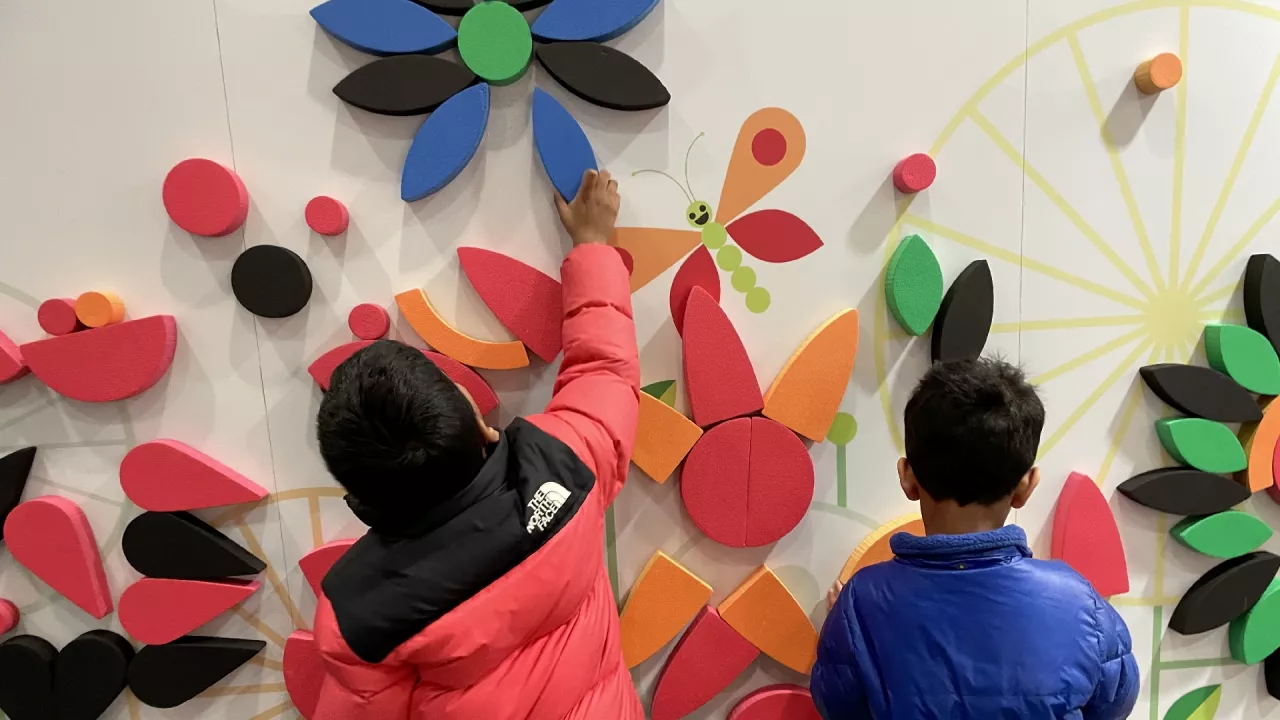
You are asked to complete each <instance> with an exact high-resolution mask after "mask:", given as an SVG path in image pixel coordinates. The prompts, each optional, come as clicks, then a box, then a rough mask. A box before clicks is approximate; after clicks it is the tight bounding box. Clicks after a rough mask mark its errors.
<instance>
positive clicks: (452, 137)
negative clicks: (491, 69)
mask: <svg viewBox="0 0 1280 720" xmlns="http://www.w3.org/2000/svg"><path fill="white" fill-rule="evenodd" d="M488 122H489V86H488V85H486V84H484V83H480V84H478V85H472V86H471V87H469V88H467V89H466V90H463V91H462V92H460V93H458V94H457V95H454V96H453V97H451V98H449V99H448V100H445V101H444V104H443V105H441V106H440V107H438V108H436V111H435V112H433V113H431V115H430V116H429V117H428V118H427V121H426V122H424V123H422V127H421V128H420V129H419V130H418V134H417V135H415V136H414V138H413V145H410V146H409V154H408V155H405V158H404V172H403V173H402V174H401V175H400V197H401V198H404V201H405V202H412V201H414V200H421V199H422V198H424V197H426V196H428V195H430V194H431V193H433V192H435V191H437V190H439V189H440V188H442V187H444V186H445V185H448V184H449V181H450V180H452V179H454V178H455V177H457V176H458V173H460V172H462V168H464V167H466V166H467V163H469V162H471V158H472V157H474V156H475V154H476V149H477V148H479V147H480V140H481V139H482V138H483V137H484V128H485V125H486V124H487V123H488Z"/></svg>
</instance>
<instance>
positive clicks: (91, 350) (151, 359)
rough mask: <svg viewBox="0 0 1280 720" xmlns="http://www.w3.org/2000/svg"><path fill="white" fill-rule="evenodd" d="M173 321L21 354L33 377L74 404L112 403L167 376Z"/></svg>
mask: <svg viewBox="0 0 1280 720" xmlns="http://www.w3.org/2000/svg"><path fill="white" fill-rule="evenodd" d="M177 340H178V326H177V323H175V322H174V319H173V316H172V315H152V316H151V317H145V318H142V319H140V320H131V321H129V322H122V323H117V324H115V325H106V326H104V327H100V328H93V329H91V330H84V331H82V332H78V333H72V334H70V335H63V336H61V337H51V338H46V339H44V340H37V341H35V342H29V343H27V344H26V345H23V346H21V347H20V348H19V350H20V351H21V353H22V358H23V359H24V360H25V361H26V363H27V367H29V368H31V372H32V373H34V374H35V376H36V377H38V378H40V380H41V381H42V382H44V384H45V385H48V386H49V389H51V390H53V391H54V392H57V393H59V394H61V395H65V396H67V397H69V398H71V399H72V400H80V401H83V402H110V401H112V400H123V399H125V398H129V397H133V396H134V395H137V394H138V393H140V392H142V391H143V390H146V389H147V388H149V387H151V386H152V385H155V384H156V383H157V382H159V381H160V378H162V377H164V374H165V373H166V372H168V371H169V366H170V365H171V364H172V363H173V352H174V349H175V348H176V346H177Z"/></svg>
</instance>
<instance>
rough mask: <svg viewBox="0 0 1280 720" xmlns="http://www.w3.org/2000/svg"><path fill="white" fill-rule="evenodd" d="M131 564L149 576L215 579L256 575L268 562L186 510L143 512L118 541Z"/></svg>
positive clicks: (178, 578)
mask: <svg viewBox="0 0 1280 720" xmlns="http://www.w3.org/2000/svg"><path fill="white" fill-rule="evenodd" d="M120 546H121V549H123V550H124V557H125V559H126V560H128V561H129V564H130V565H132V566H133V569H134V570H137V571H138V572H140V573H142V574H143V575H146V576H147V577H153V578H172V579H175V580H215V579H217V578H223V577H231V576H236V575H257V574H258V573H260V572H262V571H263V570H264V569H265V568H266V563H264V562H263V561H262V560H261V559H259V558H258V557H257V556H255V555H254V554H253V553H251V552H249V551H248V550H245V549H244V548H242V547H240V546H239V545H237V544H236V543H235V542H233V541H232V540H231V539H230V538H228V537H227V536H226V535H223V534H222V533H220V532H218V531H217V530H215V529H214V528H213V527H212V526H210V525H209V524H208V523H206V522H204V521H203V520H201V519H200V518H197V517H196V516H194V515H192V514H191V513H185V512H174V513H165V512H145V513H142V514H141V515H139V516H138V517H136V518H134V519H133V520H131V521H130V522H129V525H128V526H127V527H126V528H125V529H124V537H123V538H122V539H121V541H120Z"/></svg>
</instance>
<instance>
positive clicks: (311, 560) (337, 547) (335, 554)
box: [298, 538, 356, 597]
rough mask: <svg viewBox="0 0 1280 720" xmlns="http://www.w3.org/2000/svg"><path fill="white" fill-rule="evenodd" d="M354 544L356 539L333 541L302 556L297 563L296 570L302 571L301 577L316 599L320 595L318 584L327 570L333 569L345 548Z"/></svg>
mask: <svg viewBox="0 0 1280 720" xmlns="http://www.w3.org/2000/svg"><path fill="white" fill-rule="evenodd" d="M355 542H356V538H343V539H342V540H334V541H333V542H331V543H325V544H324V545H321V546H320V547H318V548H316V549H315V550H312V551H311V552H309V553H307V554H306V555H303V556H302V559H301V560H299V561H298V569H300V570H302V576H303V577H304V578H306V579H307V584H308V585H310V586H311V591H312V592H314V593H315V594H316V597H320V595H321V590H320V582H321V581H322V580H324V576H325V575H326V574H328V572H329V568H331V567H333V564H334V563H336V562H338V558H340V557H342V554H343V553H345V552H346V551H347V548H349V547H351V546H352V545H354V544H355Z"/></svg>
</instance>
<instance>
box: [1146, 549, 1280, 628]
mask: <svg viewBox="0 0 1280 720" xmlns="http://www.w3.org/2000/svg"><path fill="white" fill-rule="evenodd" d="M1277 570H1280V557H1277V556H1275V555H1272V554H1271V553H1269V552H1267V551H1265V550H1258V551H1256V552H1251V553H1247V554H1245V555H1241V556H1240V557H1237V558H1232V559H1230V560H1228V561H1226V562H1224V563H1221V564H1219V565H1217V566H1215V567H1213V568H1211V569H1210V570H1209V572H1207V573H1205V574H1204V575H1202V576H1201V577H1200V579H1199V580H1196V581H1195V583H1194V584H1192V585H1191V588H1190V589H1188V590H1187V592H1186V594H1185V595H1183V596H1182V599H1181V600H1179V601H1178V607H1176V608H1174V611H1173V616H1172V617H1170V618H1169V629H1171V630H1176V631H1177V632H1179V633H1182V634H1183V635H1195V634H1197V633H1202V632H1208V631H1209V630H1213V629H1214V628H1217V627H1221V626H1223V625H1226V624H1227V623H1229V622H1231V621H1232V620H1235V619H1236V618H1238V617H1240V616H1241V615H1243V614H1245V613H1246V612H1248V611H1249V608H1252V607H1253V606H1254V604H1255V603H1257V602H1258V599H1259V598H1261V597H1262V593H1263V592H1264V591H1265V590H1266V589H1267V586H1268V585H1269V584H1271V580H1272V579H1273V578H1275V576H1276V571H1277Z"/></svg>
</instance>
